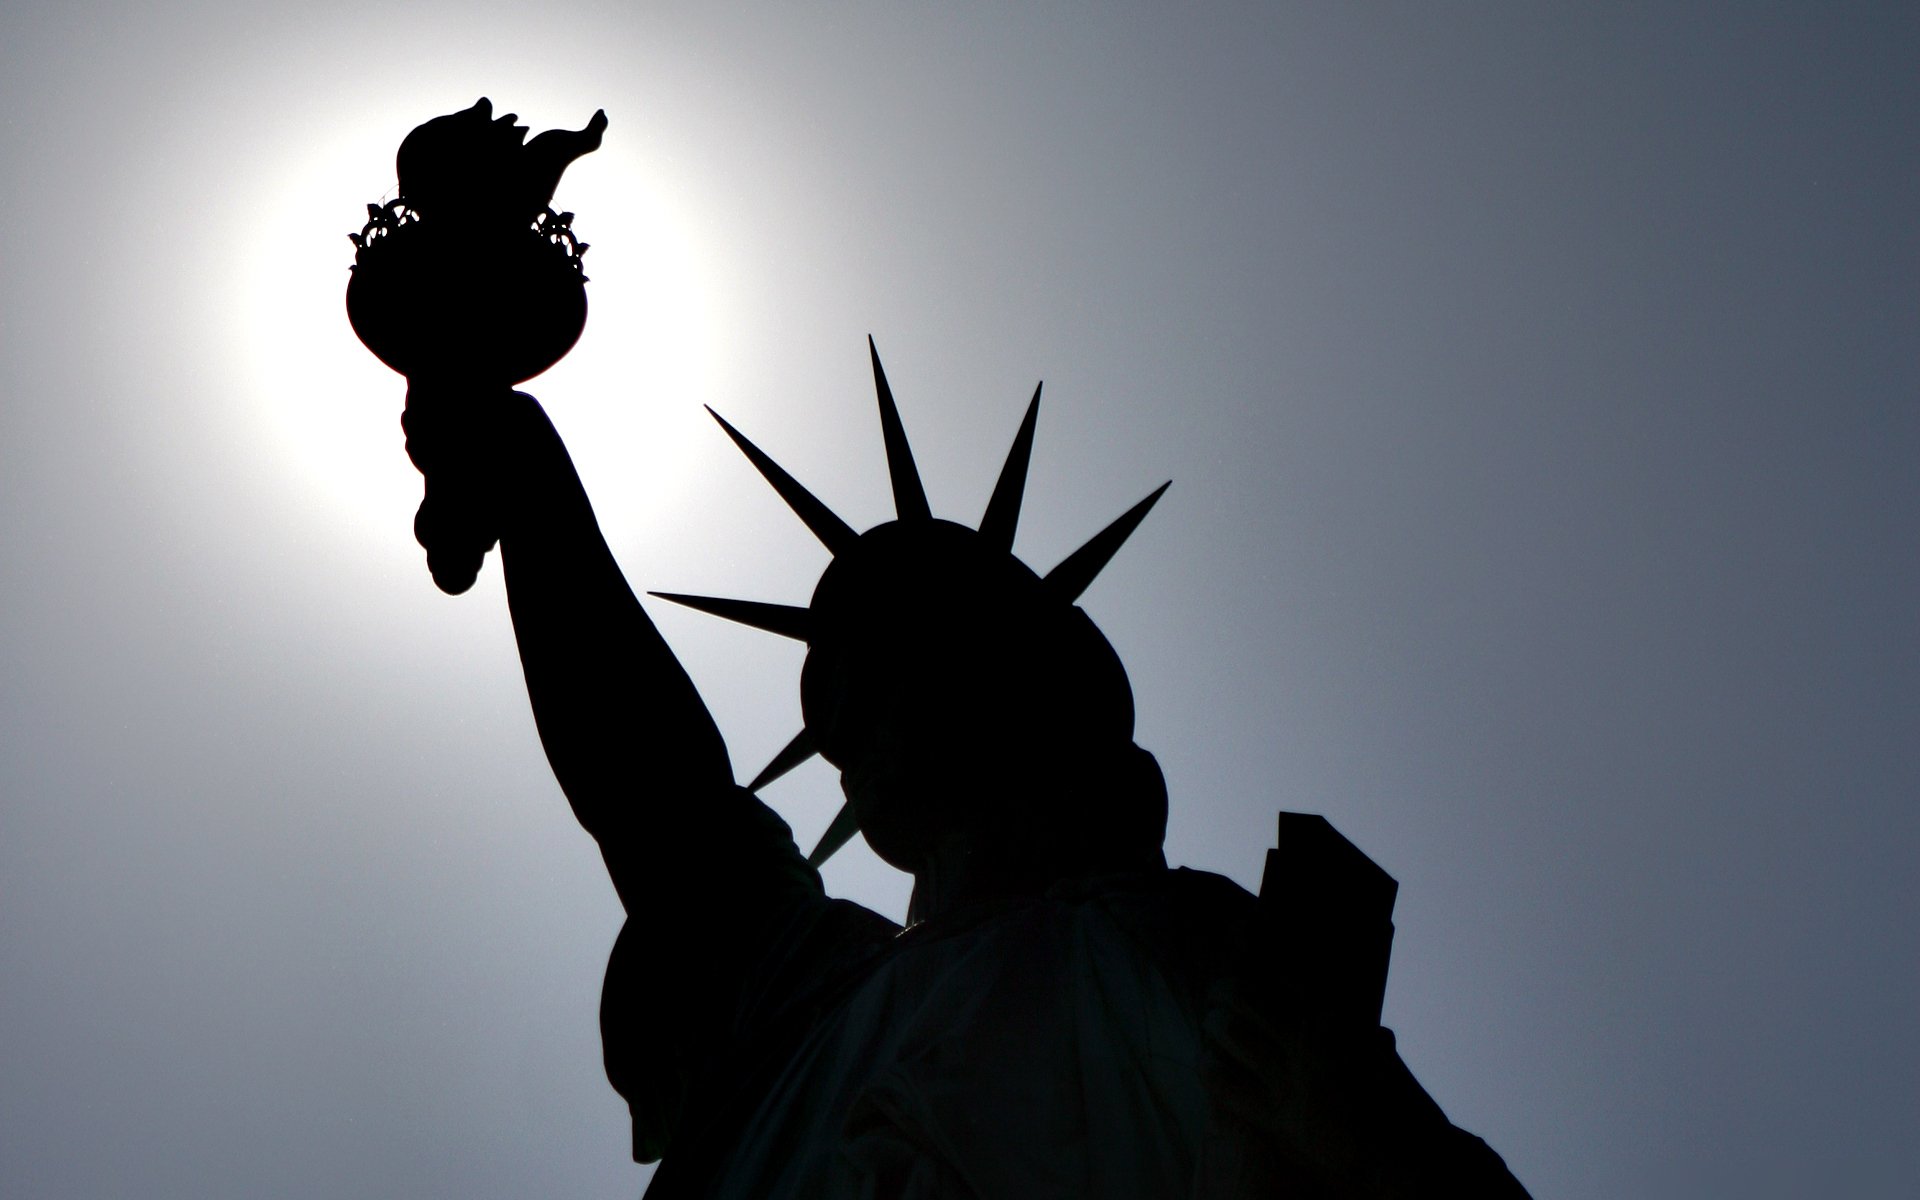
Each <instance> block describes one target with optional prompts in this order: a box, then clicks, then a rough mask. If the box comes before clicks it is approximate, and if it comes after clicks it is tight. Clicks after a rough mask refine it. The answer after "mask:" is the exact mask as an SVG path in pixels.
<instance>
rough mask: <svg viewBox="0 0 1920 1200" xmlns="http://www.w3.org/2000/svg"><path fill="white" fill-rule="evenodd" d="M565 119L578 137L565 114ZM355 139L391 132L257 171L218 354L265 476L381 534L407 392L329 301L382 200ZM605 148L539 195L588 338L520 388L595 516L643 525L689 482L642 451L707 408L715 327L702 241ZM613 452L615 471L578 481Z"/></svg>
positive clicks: (383, 167) (656, 190)
mask: <svg viewBox="0 0 1920 1200" xmlns="http://www.w3.org/2000/svg"><path fill="white" fill-rule="evenodd" d="M433 115H435V114H434V113H433V112H430V111H422V112H420V113H419V114H418V116H419V118H420V119H425V118H426V117H429V116H433ZM586 115H587V114H577V117H578V120H584V118H585V116H586ZM564 120H566V121H571V122H573V123H575V124H577V123H578V121H577V120H575V115H569V116H567V117H566V118H564ZM369 125H372V126H373V127H374V128H376V129H386V128H388V127H390V126H391V125H392V122H391V120H387V121H384V122H379V123H374V122H362V123H360V124H359V126H358V127H357V128H354V129H351V130H349V131H347V132H343V133H342V134H341V135H340V136H339V137H337V138H335V139H333V140H331V141H323V142H318V143H309V144H307V145H304V146H301V147H300V148H299V151H298V153H297V154H294V153H289V154H288V155H287V157H286V160H285V161H284V162H283V163H281V164H278V165H279V168H280V169H279V170H277V171H275V172H273V174H272V178H273V179H274V184H275V186H274V189H273V194H272V195H271V196H262V197H260V198H259V199H258V201H257V202H256V203H254V204H252V205H250V206H249V208H248V211H250V212H251V213H253V214H255V228H254V229H253V230H251V231H250V236H249V237H248V239H247V243H246V244H248V245H250V246H252V247H254V248H255V253H254V254H253V256H252V257H251V258H250V259H249V261H248V262H247V264H246V266H245V267H244V268H243V271H244V275H243V287H244V294H245V302H244V304H243V305H242V306H241V308H240V312H241V316H240V321H239V327H238V328H236V329H234V330H233V331H232V333H233V336H234V339H235V343H236V344H234V345H233V346H232V350H233V353H234V357H235V360H236V361H237V363H238V364H239V366H240V376H241V377H240V379H239V380H237V382H238V383H239V385H240V388H241V391H242V393H243V394H246V395H249V396H254V397H258V398H259V401H258V403H257V404H255V405H252V406H250V407H249V408H248V409H247V416H248V417H250V418H257V419H258V420H259V421H260V423H261V426H260V428H259V429H258V432H257V436H258V443H257V444H261V445H264V446H266V447H269V448H270V449H269V453H270V454H271V456H272V458H273V459H274V460H275V461H274V469H275V471H276V473H277V474H279V475H280V476H282V477H284V478H286V479H288V480H289V481H295V480H297V481H298V482H299V484H300V485H302V486H304V487H306V488H309V489H311V490H312V491H313V492H315V493H316V498H317V499H318V500H319V501H320V502H321V503H323V504H324V505H325V506H326V507H327V508H328V509H330V510H331V511H333V512H334V513H335V515H336V516H337V517H339V518H344V519H347V520H349V521H350V522H352V523H355V524H358V523H360V522H361V521H363V520H364V521H367V522H373V523H376V524H377V525H378V526H379V527H380V528H381V529H383V530H391V528H392V527H393V525H394V523H395V522H405V521H409V520H411V516H412V511H413V507H414V505H416V504H417V503H418V501H419V494H420V481H419V477H418V476H417V475H416V474H415V473H414V472H413V469H412V467H411V465H410V464H409V463H408V462H407V461H406V457H405V455H404V453H403V452H402V449H401V434H400V430H399V425H398V419H399V413H400V409H401V405H402V403H403V402H404V399H405V395H406V381H405V380H404V379H403V378H401V377H400V376H399V375H396V374H394V373H393V372H392V371H390V370H388V369H387V368H386V367H385V366H384V365H382V364H381V363H380V362H379V361H378V360H377V359H375V358H374V357H373V356H372V354H370V353H369V352H368V351H367V350H366V349H365V348H364V347H362V346H361V345H360V343H359V341H358V340H357V339H356V338H355V337H354V335H353V331H352V329H351V328H350V327H349V326H348V323H347V317H346V308H345V303H344V295H345V291H346V284H347V276H348V271H347V268H348V266H349V264H350V263H351V262H352V261H353V248H352V246H351V245H350V244H349V242H348V241H347V236H346V235H347V234H348V233H349V232H357V231H358V229H359V227H360V225H361V223H362V222H363V221H364V220H365V216H366V210H365V204H366V203H367V202H370V201H378V200H381V199H383V198H385V196H390V195H391V193H392V187H393V183H392V161H393V151H394V146H393V145H382V144H380V143H379V142H378V141H376V140H374V139H373V138H372V137H371V136H370V135H369V134H368V133H367V128H368V126H369ZM542 127H543V126H540V125H536V126H535V128H536V131H537V130H538V129H539V128H542ZM619 133H620V128H619V125H618V124H617V123H616V124H615V126H614V128H613V130H612V131H611V132H610V133H609V135H608V137H607V140H606V143H605V145H604V146H603V147H602V148H601V149H600V150H599V151H597V152H595V153H593V154H591V155H589V156H587V157H586V158H584V159H582V160H580V161H579V162H578V163H575V164H574V166H573V167H572V168H571V169H570V170H569V171H568V173H567V176H566V177H565V178H564V179H563V180H562V182H561V185H560V190H559V192H558V194H557V195H556V196H555V198H554V203H555V207H556V208H563V209H568V210H572V211H574V212H576V213H578V217H577V219H576V222H575V228H576V230H577V231H578V233H579V234H580V236H581V238H582V240H584V241H587V242H589V243H590V244H591V246H592V249H591V250H590V251H589V252H588V254H587V257H586V262H585V266H586V272H587V275H588V277H589V282H588V284H587V295H588V305H589V316H588V321H587V329H586V333H585V334H584V335H583V336H582V338H581V340H580V342H579V344H578V345H577V346H575V347H574V349H573V351H572V353H571V354H570V355H569V356H568V357H567V358H566V359H564V360H563V361H562V362H561V363H560V364H559V365H558V366H556V367H555V368H553V369H552V370H551V371H549V372H547V373H546V374H545V375H542V376H540V377H538V378H536V379H534V380H532V381H530V382H529V383H527V384H524V385H522V386H523V387H524V388H525V389H526V390H529V391H531V392H533V393H534V394H535V395H537V396H539V397H540V399H541V401H542V402H543V403H544V404H545V405H546V406H547V408H548V411H549V412H550V413H552V414H553V417H554V420H555V421H556V423H558V424H559V425H560V427H561V429H562V430H563V432H564V433H565V434H566V435H567V437H568V441H569V443H570V444H572V445H573V446H574V447H575V457H576V459H578V460H580V462H581V467H582V471H583V474H586V475H587V476H588V478H589V479H590V481H591V484H592V487H593V490H594V495H595V499H596V502H599V503H601V504H604V505H606V506H608V508H609V510H617V511H658V510H659V507H660V502H661V500H662V498H663V495H665V494H668V493H673V492H677V491H679V490H681V489H682V488H684V487H685V486H687V484H688V481H687V480H686V479H685V478H684V466H683V465H681V464H683V463H684V456H675V455H671V454H668V453H665V452H664V451H662V450H657V449H655V448H656V447H664V446H670V445H672V444H673V441H674V439H673V438H672V437H670V436H663V435H662V429H663V423H668V422H669V418H670V417H671V418H672V420H673V421H677V420H679V419H681V418H682V417H683V416H684V411H685V410H691V411H692V412H695V413H698V411H699V406H698V403H697V401H699V400H701V399H703V398H705V397H706V396H707V395H709V394H710V390H711V388H712V386H713V380H712V379H711V378H710V375H711V371H712V364H713V363H714V362H715V355H714V346H715V338H716V330H717V329H718V328H719V316H718V314H717V313H716V311H715V310H716V304H715V301H714V296H713V294H712V288H711V287H710V285H709V280H710V279H711V278H712V277H713V273H712V267H711V263H710V261H709V260H708V255H707V253H706V249H707V244H710V243H711V239H705V238H703V237H702V236H701V235H702V231H701V230H700V229H699V228H698V226H697V223H696V222H695V221H694V220H693V219H691V217H690V213H689V210H688V208H687V207H685V206H683V205H680V204H678V203H676V198H675V197H674V196H673V195H672V192H671V189H670V186H669V181H668V180H666V179H664V178H662V177H661V176H660V174H659V172H658V171H657V170H655V169H653V168H652V167H651V165H650V164H646V163H645V162H643V160H642V159H641V157H640V156H639V154H638V152H637V151H636V149H635V148H634V147H633V146H632V145H631V144H630V143H629V144H624V145H623V143H622V142H621V139H620V136H619ZM393 140H394V141H395V142H397V138H394V139H393ZM355 180H358V181H360V183H361V186H360V187H359V190H358V192H354V191H352V190H351V189H352V187H353V181H355ZM343 181H346V182H344V183H343ZM383 193H384V194H385V195H383ZM703 267H704V268H705V269H703ZM616 452H617V453H618V454H619V455H621V459H620V462H621V465H622V466H623V467H624V468H625V469H621V470H618V471H608V470H593V469H592V468H591V466H590V462H591V460H593V459H595V458H596V457H597V456H599V455H611V454H614V453H616Z"/></svg>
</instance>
